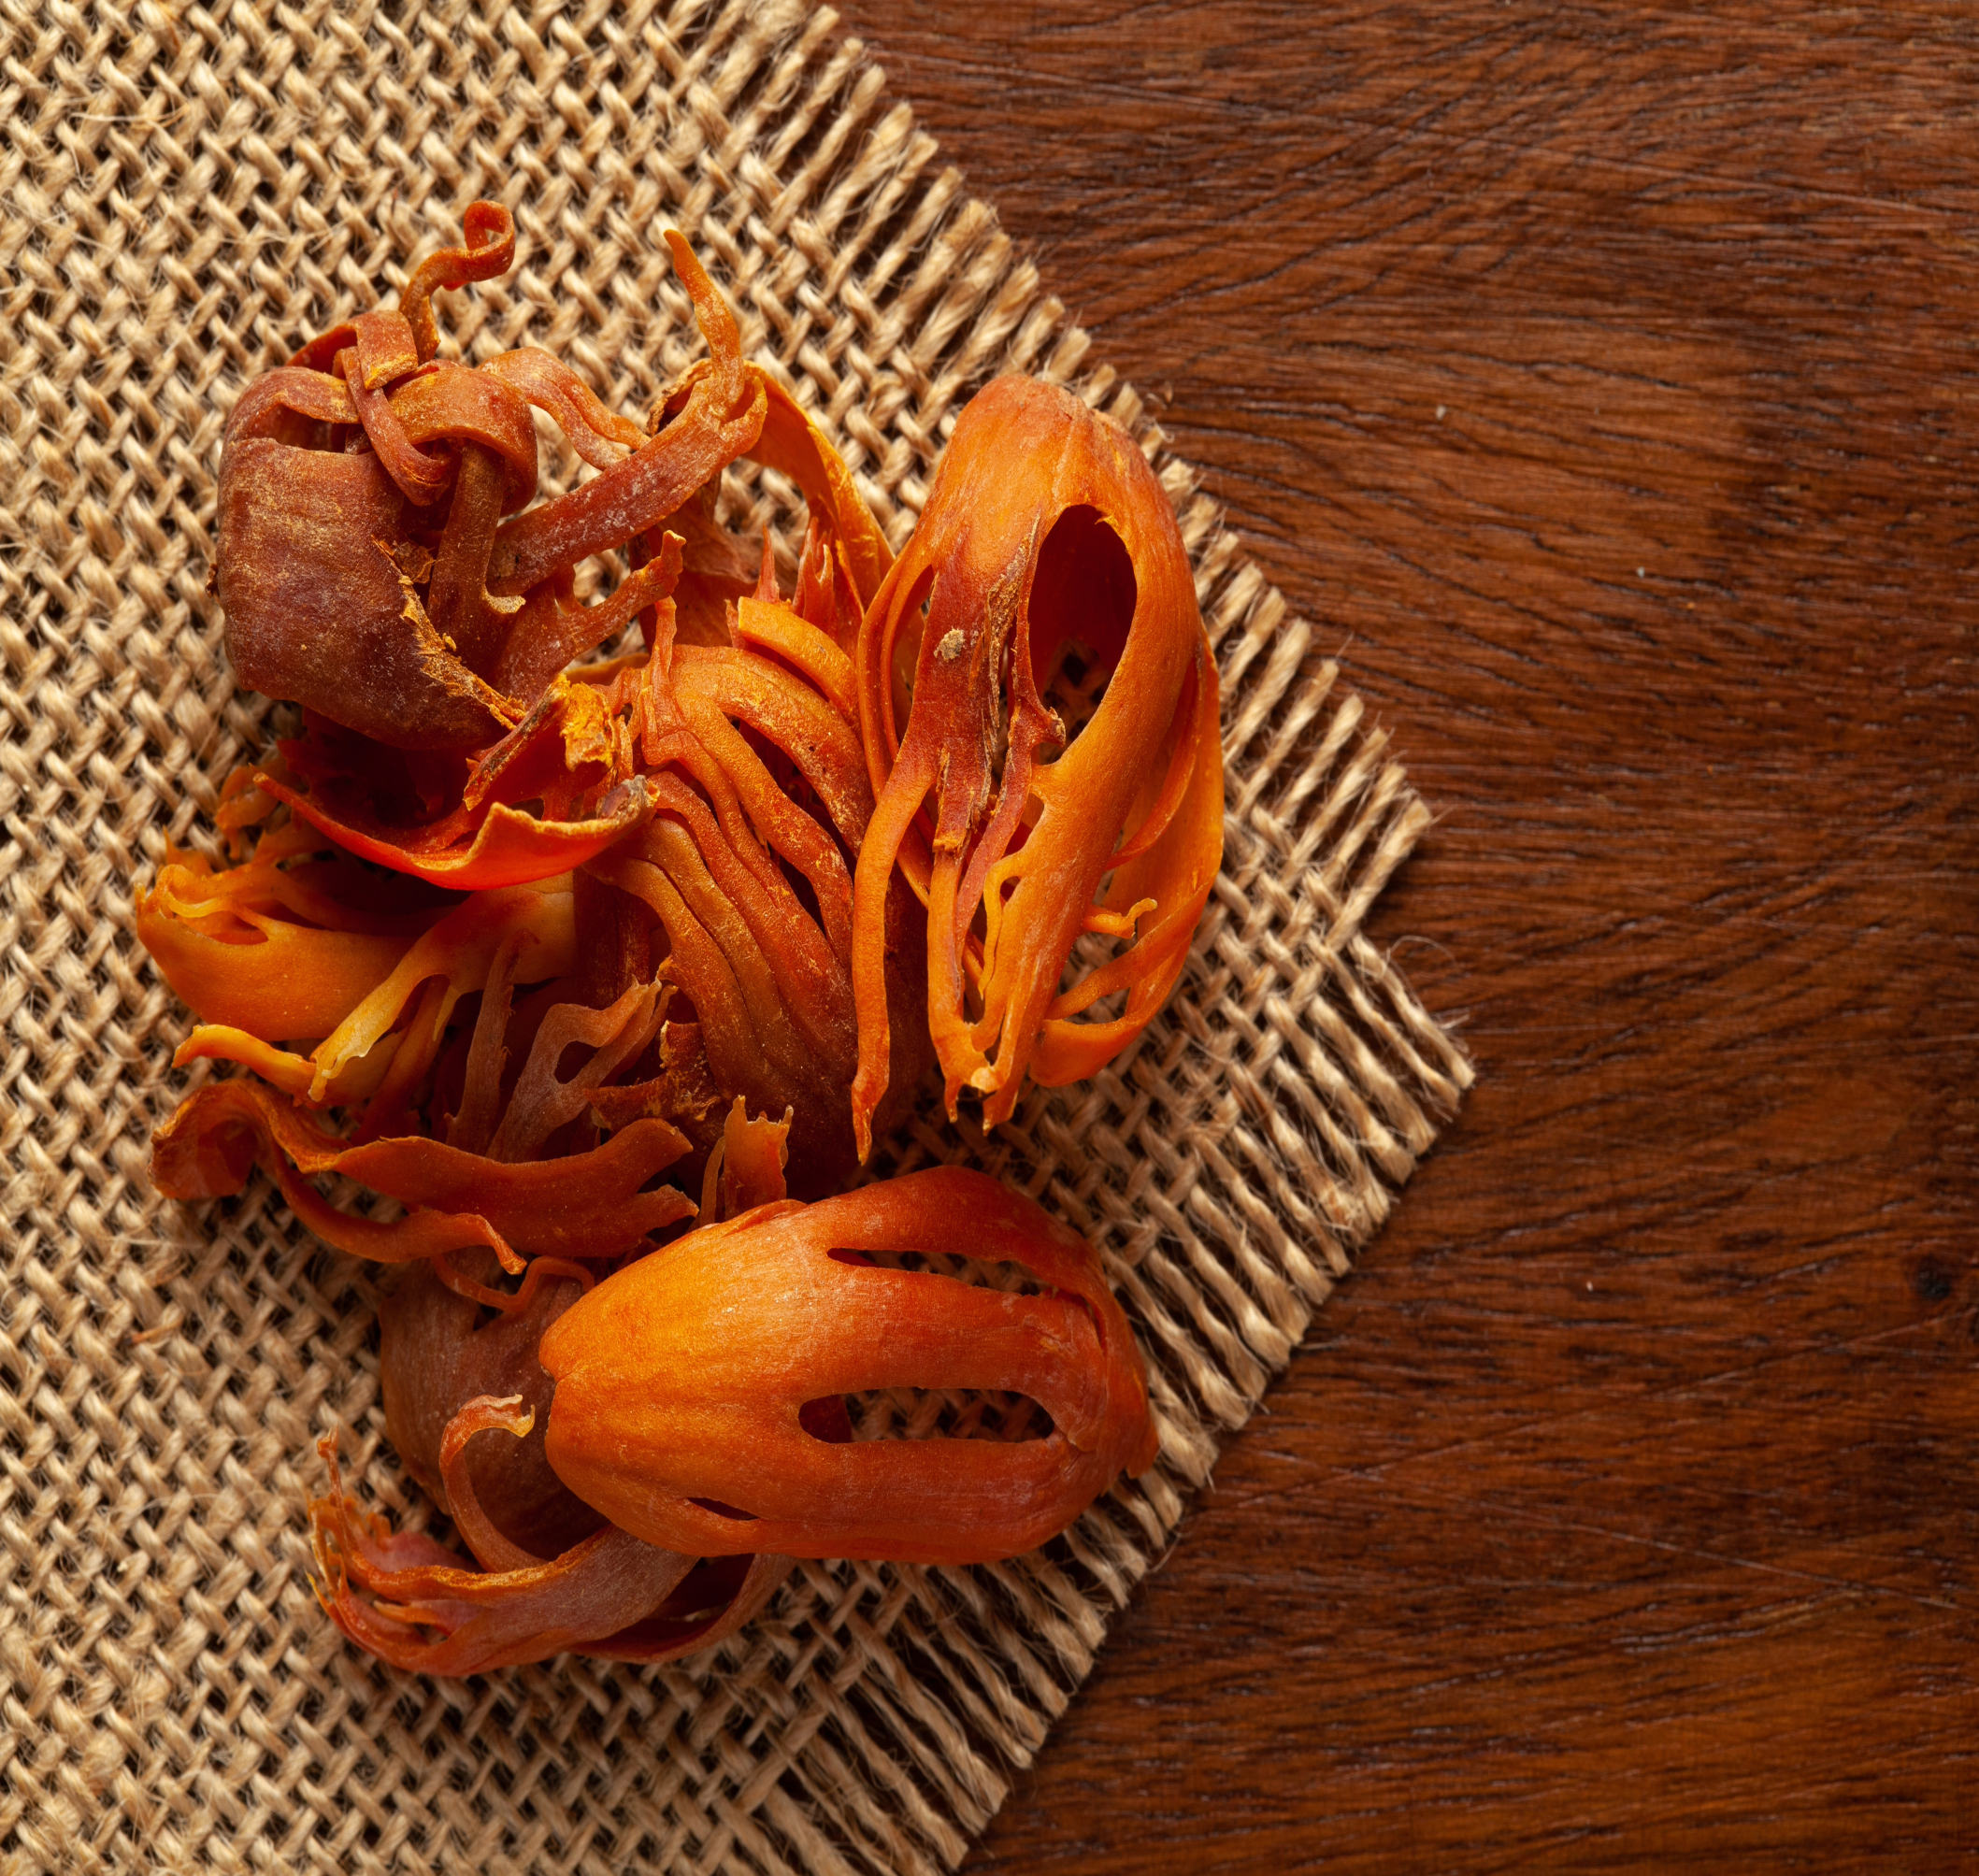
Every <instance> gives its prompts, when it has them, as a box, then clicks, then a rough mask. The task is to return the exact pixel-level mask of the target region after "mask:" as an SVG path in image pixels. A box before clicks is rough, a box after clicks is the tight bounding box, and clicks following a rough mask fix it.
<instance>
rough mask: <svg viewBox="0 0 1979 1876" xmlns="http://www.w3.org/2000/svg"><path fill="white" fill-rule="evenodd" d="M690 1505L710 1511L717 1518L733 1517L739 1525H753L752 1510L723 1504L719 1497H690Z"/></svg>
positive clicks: (754, 1519) (753, 1514) (754, 1516)
mask: <svg viewBox="0 0 1979 1876" xmlns="http://www.w3.org/2000/svg"><path fill="white" fill-rule="evenodd" d="M687 1502H688V1503H689V1504H690V1505H698V1506H699V1507H700V1508H701V1510H702V1511H712V1512H713V1513H714V1514H715V1516H716V1517H718V1518H733V1519H734V1520H735V1521H736V1523H737V1524H739V1525H753V1524H754V1523H755V1522H756V1514H755V1513H754V1512H753V1511H740V1510H739V1509H738V1508H737V1507H736V1506H734V1505H724V1503H723V1502H722V1501H721V1499H719V1498H690V1499H688V1501H687Z"/></svg>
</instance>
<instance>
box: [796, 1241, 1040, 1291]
mask: <svg viewBox="0 0 1979 1876" xmlns="http://www.w3.org/2000/svg"><path fill="white" fill-rule="evenodd" d="M825 1254H826V1255H827V1256H829V1257H830V1258H831V1259H832V1261H833V1262H834V1263H838V1264H850V1265H852V1266H853V1268H855V1269H866V1270H908V1271H912V1272H915V1273H917V1274H919V1275H922V1276H928V1277H945V1278H947V1279H948V1280H949V1281H950V1282H956V1283H968V1284H969V1285H971V1286H972V1287H973V1288H975V1289H979V1290H1002V1291H1005V1292H1007V1293H1008V1294H1009V1295H1011V1296H1056V1295H1062V1294H1063V1293H1062V1292H1059V1291H1055V1290H1054V1289H1053V1287H1052V1285H1051V1284H1049V1283H1043V1282H1039V1280H1038V1279H1037V1278H1036V1277H1034V1276H1033V1275H1032V1274H1031V1273H1030V1271H1028V1270H1027V1269H1025V1267H1024V1266H1023V1265H1022V1264H1018V1263H1014V1262H1012V1261H1011V1260H1010V1259H1008V1258H989V1259H978V1258H974V1257H966V1256H963V1255H961V1254H959V1253H954V1252H942V1251H854V1250H851V1249H849V1248H845V1247H840V1248H839V1249H837V1250H833V1251H830V1252H827V1253H825Z"/></svg>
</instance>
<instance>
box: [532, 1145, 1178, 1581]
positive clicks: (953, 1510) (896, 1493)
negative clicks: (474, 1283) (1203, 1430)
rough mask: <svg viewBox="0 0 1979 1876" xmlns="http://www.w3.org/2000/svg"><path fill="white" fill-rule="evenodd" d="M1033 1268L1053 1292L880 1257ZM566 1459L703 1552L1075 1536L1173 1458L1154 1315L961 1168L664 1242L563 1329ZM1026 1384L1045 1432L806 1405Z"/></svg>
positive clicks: (555, 1361)
mask: <svg viewBox="0 0 1979 1876" xmlns="http://www.w3.org/2000/svg"><path fill="white" fill-rule="evenodd" d="M870 1253H923V1254H927V1253H934V1254H940V1253H961V1254H963V1255H966V1256H968V1257H970V1258H972V1259H976V1260H979V1261H981V1262H982V1263H984V1264H990V1265H1004V1264H1008V1265H1014V1266H1016V1267H1019V1268H1020V1269H1021V1270H1023V1271H1024V1272H1025V1273H1026V1274H1027V1275H1028V1276H1030V1277H1031V1278H1033V1279H1034V1280H1036V1282H1038V1283H1040V1284H1041V1285H1044V1286H1045V1287H1044V1289H1043V1291H1042V1294H1037V1295H1024V1294H1017V1293H1013V1292H1011V1291H1006V1290H999V1289H992V1288H989V1287H987V1286H984V1285H980V1284H976V1283H972V1282H964V1281H962V1280H961V1279H959V1278H955V1277H951V1276H946V1275H941V1274H938V1273H936V1272H934V1271H930V1270H908V1269H893V1268H887V1267H882V1266H881V1265H879V1264H877V1263H875V1262H874V1261H872V1256H871V1254H870ZM540 1358H541V1361H542V1365H543V1367H544V1368H546V1369H547V1370H548V1371H549V1373H550V1374H551V1375H552V1377H553V1379H554V1380H555V1382H556V1396H555V1401H554V1405H553V1406H552V1411H551V1416H550V1431H549V1437H548V1444H547V1447H546V1453H547V1455H548V1457H549V1461H550V1464H551V1467H552V1469H553V1470H554V1471H555V1472H556V1474H557V1476H558V1477H559V1478H561V1479H562V1480H563V1481H564V1482H565V1483H566V1485H568V1486H569V1487H570V1489H571V1490H572V1491H573V1492H575V1493H576V1494H577V1496H578V1497H581V1499H583V1500H584V1502H585V1503H586V1504H589V1505H592V1506H595V1508H596V1509H597V1510H599V1511H603V1512H604V1513H605V1515H606V1516H607V1517H609V1519H610V1520H611V1521H612V1522H613V1524H615V1525H618V1526H619V1527H620V1528H622V1529H624V1530H629V1531H631V1532H633V1533H634V1534H635V1535H636V1536H638V1537H640V1538H643V1539H646V1541H647V1542H649V1543H653V1544H658V1545H661V1546H662V1547H665V1548H669V1549H678V1550H688V1551H693V1552H696V1553H697V1554H703V1555H714V1554H721V1553H723V1552H727V1551H740V1550H763V1549H767V1550H774V1551H780V1552H783V1553H785V1554H789V1555H793V1556H862V1557H900V1558H908V1559H911V1560H913V1561H916V1562H922V1563H982V1562H987V1561H990V1560H993V1559H995V1558H997V1557H1006V1556H1011V1555H1014V1554H1017V1553H1018V1552H1020V1551H1025V1550H1029V1549H1031V1548H1032V1547H1033V1546H1035V1545H1037V1544H1039V1543H1041V1542H1042V1541H1043V1540H1044V1539H1046V1538H1048V1537H1050V1536H1052V1535H1053V1534H1054V1533H1055V1532H1057V1531H1060V1530H1063V1529H1064V1528H1065V1526H1066V1525H1068V1524H1069V1523H1070V1522H1071V1521H1072V1519H1074V1518H1075V1517H1077V1516H1078V1514H1079V1513H1080V1512H1081V1511H1083V1510H1084V1508H1085V1507H1086V1506H1087V1505H1088V1504H1090V1503H1091V1502H1092V1500H1093V1499H1094V1498H1095V1497H1097V1496H1098V1494H1099V1493H1101V1492H1102V1491H1104V1490H1105V1489H1106V1488H1107V1487H1108V1486H1109V1485H1111V1483H1112V1482H1113V1481H1114V1479H1115V1478H1117V1477H1118V1476H1119V1474H1120V1473H1121V1472H1122V1471H1123V1470H1125V1471H1127V1472H1132V1473H1138V1472H1140V1471H1142V1470H1144V1469H1145V1468H1146V1467H1147V1466H1148V1465H1150V1464H1151V1463H1152V1462H1153V1459H1154V1426H1153V1423H1152V1422H1151V1421H1150V1419H1149V1417H1148V1403H1147V1384H1146V1381H1145V1378H1144V1376H1143V1373H1142V1369H1141V1366H1140V1353H1139V1352H1138V1350H1137V1349H1136V1348H1135V1346H1134V1338H1133V1333H1132V1331H1131V1330H1130V1329H1129V1328H1128V1326H1127V1323H1126V1317H1125V1316H1123V1315H1122V1314H1121V1312H1120V1306H1119V1305H1118V1304H1117V1303H1116V1302H1115V1301H1114V1300H1113V1297H1112V1295H1111V1292H1110V1291H1109V1290H1108V1288H1107V1285H1106V1279H1105V1276H1104V1275H1103V1273H1102V1272H1101V1270H1100V1267H1099V1260H1098V1258H1097V1256H1096V1255H1095V1253H1094V1252H1093V1250H1092V1247H1091V1246H1090V1245H1088V1244H1087V1243H1086V1242H1085V1240H1084V1239H1082V1238H1080V1237H1079V1236H1078V1235H1077V1234H1076V1233H1075V1232H1072V1231H1069V1230H1068V1229H1067V1228H1066V1227H1065V1226H1064V1225H1062V1224H1059V1223H1058V1222H1057V1221H1056V1220H1054V1219H1053V1218H1052V1217H1051V1216H1050V1214H1049V1213H1047V1212H1046V1211H1045V1210H1043V1209H1042V1208H1041V1207H1040V1206H1039V1205H1037V1204H1036V1203H1034V1202H1033V1201H1032V1200H1030V1199H1027V1198H1025V1197H1023V1196H1021V1195H1019V1194H1016V1193H1013V1192H1011V1191H1009V1190H1008V1189H1007V1188H1005V1187H1004V1186H1002V1185H999V1184H998V1183H997V1181H995V1180H992V1179H989V1178H987V1177H985V1176H984V1175H983V1174H982V1173H978V1172H970V1171H967V1170H965V1169H963V1168H961V1167H933V1168H930V1169H929V1170H927V1171H924V1172H917V1173H911V1174H908V1175H907V1176H905V1177H904V1178H900V1179H895V1180H888V1181H882V1182H881V1183H879V1184H876V1185H869V1186H865V1187H862V1188H860V1189H859V1190H857V1191H855V1192H849V1193H844V1194H841V1195H840V1196H838V1197H836V1198H828V1199H825V1200H822V1201H821V1202H819V1203H818V1204H815V1205H811V1206H799V1205H796V1204H785V1205H782V1206H764V1207H761V1208H759V1209H757V1210H753V1211H750V1212H746V1213H744V1214H743V1215H742V1216H741V1217H740V1218H739V1219H735V1220H731V1221H729V1222H727V1223H725V1224H718V1225H715V1226H712V1227H710V1228H708V1229H704V1230H700V1231H696V1232H692V1233H690V1234H689V1235H688V1236H687V1237H686V1238H684V1239H681V1240H680V1241H679V1242H678V1243H675V1244H673V1245H670V1246H668V1247H667V1249H665V1250H662V1251H659V1252H656V1253H653V1254H652V1256H650V1257H644V1258H641V1259H640V1260H639V1261H638V1263H636V1264H632V1265H630V1266H628V1267H626V1268H624V1269H623V1270H621V1271H620V1272H619V1273H618V1274H617V1275H616V1276H615V1277H612V1278H610V1279H609V1280H608V1281H607V1282H603V1283H600V1284H599V1285H598V1286H597V1288H596V1289H595V1290H593V1291H592V1292H591V1293H590V1295H588V1296H585V1297H584V1298H583V1299H582V1300H581V1301H580V1302H578V1303H577V1304H576V1305H575V1306H574V1307H573V1308H571V1309H570V1310H567V1311H566V1313H565V1314H564V1315H562V1316H561V1317H559V1318H558V1320H557V1321H556V1322H555V1323H554V1324H552V1325H551V1327H550V1329H549V1331H548V1333H547V1334H546V1335H545V1336H544V1338H543V1341H542V1348H541V1354H540ZM891 1388H917V1389H965V1390H985V1389H986V1390H997V1391H1011V1392H1015V1393H1018V1394H1022V1395H1024V1396H1027V1397H1028V1398H1030V1399H1031V1400H1033V1401H1035V1402H1036V1403H1037V1404H1038V1406H1039V1407H1040V1408H1041V1409H1042V1410H1043V1411H1044V1412H1045V1413H1046V1414H1048V1415H1049V1416H1050V1420H1051V1429H1052V1430H1051V1431H1050V1432H1049V1433H1048V1434H1046V1435H1045V1436H1044V1437H1042V1438H1040V1439H1015V1440H993V1439H939V1438H938V1439H875V1440H863V1439H862V1440H855V1441H852V1442H839V1441H830V1440H825V1439H819V1438H818V1437H817V1436H815V1435H814V1434H812V1433H811V1432H810V1431H808V1430H807V1428H806V1427H805V1425H804V1424H803V1419H802V1415H803V1410H804V1409H805V1407H806V1406H807V1404H809V1403H810V1402H812V1401H815V1400H819V1399H822V1398H825V1397H827V1396H835V1395H837V1396H842V1395H848V1394H859V1393H865V1392H868V1391H872V1390H881V1389H891Z"/></svg>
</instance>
